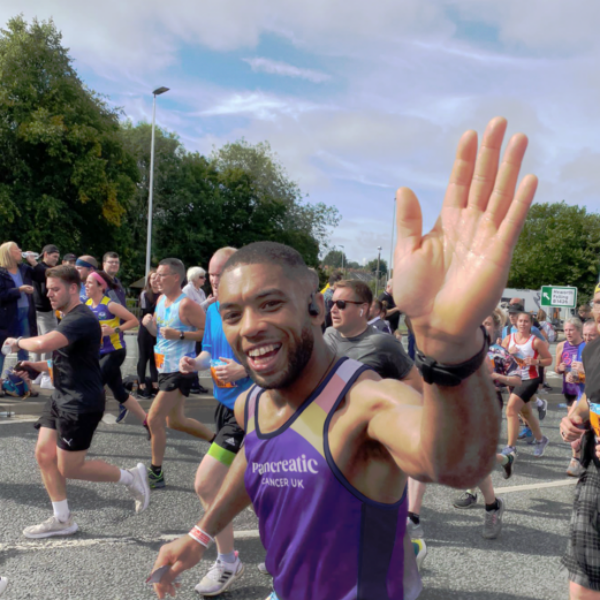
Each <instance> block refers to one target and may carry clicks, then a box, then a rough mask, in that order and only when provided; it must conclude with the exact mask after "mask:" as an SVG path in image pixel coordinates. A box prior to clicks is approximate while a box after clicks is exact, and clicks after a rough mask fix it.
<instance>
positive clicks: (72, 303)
mask: <svg viewBox="0 0 600 600" xmlns="http://www.w3.org/2000/svg"><path fill="white" fill-rule="evenodd" d="M81 303H82V302H81V300H80V299H79V296H77V298H75V299H72V300H71V301H70V302H69V304H67V306H64V307H63V308H59V309H58V310H60V312H61V313H62V314H63V315H67V314H69V313H70V312H71V311H72V310H73V309H74V308H75V307H76V306H79V305H80V304H81Z"/></svg>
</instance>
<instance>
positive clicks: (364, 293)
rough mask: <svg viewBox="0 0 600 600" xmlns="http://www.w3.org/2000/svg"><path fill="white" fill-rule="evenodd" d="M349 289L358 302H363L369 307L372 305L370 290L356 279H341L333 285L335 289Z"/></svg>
mask: <svg viewBox="0 0 600 600" xmlns="http://www.w3.org/2000/svg"><path fill="white" fill-rule="evenodd" d="M344 288H346V289H350V290H352V291H353V292H354V294H355V295H356V297H357V298H358V300H359V301H360V302H364V303H365V304H368V305H369V306H371V304H372V303H373V292H372V291H371V288H370V287H369V286H368V285H367V284H366V283H365V282H364V281H360V280H358V279H342V281H338V282H337V283H336V284H335V289H336V290H339V289H344Z"/></svg>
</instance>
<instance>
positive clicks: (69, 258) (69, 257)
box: [62, 252, 77, 267]
mask: <svg viewBox="0 0 600 600" xmlns="http://www.w3.org/2000/svg"><path fill="white" fill-rule="evenodd" d="M76 261H77V257H76V256H75V255H74V254H73V253H72V252H68V253H67V254H65V255H64V256H63V259H62V264H63V265H68V266H70V267H74V266H75V262H76Z"/></svg>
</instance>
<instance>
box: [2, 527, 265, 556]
mask: <svg viewBox="0 0 600 600" xmlns="http://www.w3.org/2000/svg"><path fill="white" fill-rule="evenodd" d="M182 535H184V532H183V531H182V532H181V533H177V534H165V535H160V536H158V537H155V538H148V537H145V538H131V537H129V538H88V539H85V540H78V539H62V538H59V537H55V538H46V539H43V540H31V541H30V542H28V543H24V544H0V552H2V551H7V550H18V551H19V552H31V551H32V550H36V551H37V550H56V549H57V548H85V547H90V546H101V545H105V544H137V543H138V542H140V541H142V542H146V543H148V542H156V541H159V542H172V541H173V540H176V539H178V538H180V537H181V536H182ZM233 537H234V538H235V539H236V540H253V539H258V537H259V532H258V529H247V530H243V531H236V532H235V533H234V534H233Z"/></svg>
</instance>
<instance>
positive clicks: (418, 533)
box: [406, 517, 425, 540]
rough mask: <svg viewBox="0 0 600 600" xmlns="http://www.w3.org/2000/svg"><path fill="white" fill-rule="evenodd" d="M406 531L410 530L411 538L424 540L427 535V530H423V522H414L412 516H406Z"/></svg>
mask: <svg viewBox="0 0 600 600" xmlns="http://www.w3.org/2000/svg"><path fill="white" fill-rule="evenodd" d="M406 531H408V535H410V539H411V540H415V539H419V540H422V539H423V538H424V537H425V532H424V531H423V526H422V525H421V523H419V524H418V525H417V524H416V523H413V521H412V519H411V518H410V517H406Z"/></svg>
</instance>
